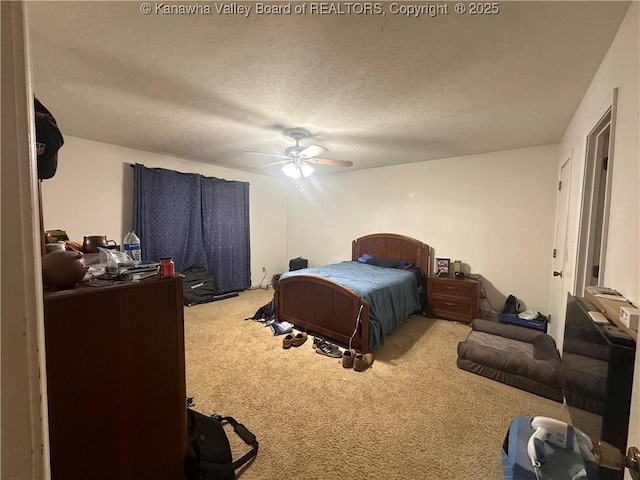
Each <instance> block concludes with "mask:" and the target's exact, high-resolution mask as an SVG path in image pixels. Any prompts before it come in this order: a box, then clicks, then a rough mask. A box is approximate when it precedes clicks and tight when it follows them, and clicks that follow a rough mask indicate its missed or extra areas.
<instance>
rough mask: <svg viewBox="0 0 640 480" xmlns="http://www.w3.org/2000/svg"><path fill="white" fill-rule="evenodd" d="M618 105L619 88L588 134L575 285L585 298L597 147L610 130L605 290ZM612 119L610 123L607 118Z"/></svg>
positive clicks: (603, 255) (603, 243) (601, 275)
mask: <svg viewBox="0 0 640 480" xmlns="http://www.w3.org/2000/svg"><path fill="white" fill-rule="evenodd" d="M617 105H618V88H617V87H616V88H614V89H613V97H612V99H611V101H610V102H608V104H607V106H606V108H605V109H604V112H603V113H602V115H600V117H599V119H598V121H597V122H596V123H595V126H594V127H593V128H592V129H591V131H590V132H589V133H588V134H587V139H586V146H585V148H586V150H585V165H584V172H583V178H582V185H583V186H582V199H581V203H580V225H579V229H578V243H577V255H576V275H575V282H574V285H573V293H574V294H576V295H583V294H584V288H585V286H586V285H587V284H588V279H589V277H590V275H591V273H590V272H589V265H591V258H592V257H593V249H594V243H595V242H594V239H593V221H594V217H595V214H594V209H595V206H596V202H597V197H594V190H595V183H596V180H597V179H598V178H599V177H598V175H596V174H595V173H596V172H595V170H596V165H595V156H596V155H597V143H598V139H599V136H600V134H602V133H603V132H604V130H606V128H607V127H609V158H608V164H607V180H606V185H605V197H604V212H603V218H602V232H601V239H600V261H599V268H600V271H599V275H598V285H600V286H602V285H603V281H604V271H605V268H604V267H605V262H606V250H607V238H608V234H609V210H610V205H611V184H612V179H613V175H612V172H613V163H614V162H613V160H614V145H615V129H616V117H617ZM608 116H610V118H609V119H608V120H607V117H608Z"/></svg>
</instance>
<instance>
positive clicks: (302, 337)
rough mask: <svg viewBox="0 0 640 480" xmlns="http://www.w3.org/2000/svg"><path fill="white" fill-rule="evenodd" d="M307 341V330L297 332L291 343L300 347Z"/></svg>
mask: <svg viewBox="0 0 640 480" xmlns="http://www.w3.org/2000/svg"><path fill="white" fill-rule="evenodd" d="M306 341H307V332H300V333H296V334H295V335H294V336H293V340H292V341H291V344H292V345H293V346H294V347H299V346H300V345H302V344H303V343H304V342H306Z"/></svg>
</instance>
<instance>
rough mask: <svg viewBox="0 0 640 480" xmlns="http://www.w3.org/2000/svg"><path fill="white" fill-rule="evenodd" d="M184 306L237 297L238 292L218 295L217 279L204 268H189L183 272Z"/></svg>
mask: <svg viewBox="0 0 640 480" xmlns="http://www.w3.org/2000/svg"><path fill="white" fill-rule="evenodd" d="M182 275H184V280H183V282H182V288H183V293H184V304H185V305H186V306H187V307H193V306H194V305H201V304H203V303H209V302H215V301H216V300H224V299H225V298H231V297H237V296H238V292H229V293H222V294H219V293H218V287H217V285H216V279H215V278H214V276H213V275H212V274H211V272H210V271H209V270H207V269H206V268H204V267H189V268H187V269H186V270H184V271H183V272H182Z"/></svg>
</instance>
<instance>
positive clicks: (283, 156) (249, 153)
mask: <svg viewBox="0 0 640 480" xmlns="http://www.w3.org/2000/svg"><path fill="white" fill-rule="evenodd" d="M242 153H243V154H246V155H262V156H264V157H276V158H284V159H288V158H289V157H286V156H285V155H277V154H275V153H264V152H242Z"/></svg>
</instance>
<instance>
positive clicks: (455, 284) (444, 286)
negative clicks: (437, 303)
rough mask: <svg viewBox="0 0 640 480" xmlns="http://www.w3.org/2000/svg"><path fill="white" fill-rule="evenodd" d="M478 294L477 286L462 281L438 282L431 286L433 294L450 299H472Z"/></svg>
mask: <svg viewBox="0 0 640 480" xmlns="http://www.w3.org/2000/svg"><path fill="white" fill-rule="evenodd" d="M475 292H476V285H474V284H472V283H467V282H463V281H460V280H437V281H435V282H432V284H431V293H432V294H434V295H447V296H450V297H459V298H468V299H472V298H473V297H474V295H475Z"/></svg>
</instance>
